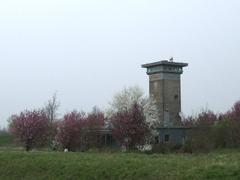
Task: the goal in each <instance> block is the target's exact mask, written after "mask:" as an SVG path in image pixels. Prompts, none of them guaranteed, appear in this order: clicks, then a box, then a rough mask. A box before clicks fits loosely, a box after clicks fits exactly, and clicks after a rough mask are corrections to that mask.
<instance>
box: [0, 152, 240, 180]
mask: <svg viewBox="0 0 240 180" xmlns="http://www.w3.org/2000/svg"><path fill="white" fill-rule="evenodd" d="M0 179H4V180H5V179H6V180H7V179H24V180H27V179H34V180H37V179H43V180H46V179H74V180H75V179H104V180H106V179H123V180H125V179H152V180H154V179H163V180H165V179H184V180H185V179H191V180H192V179H216V180H217V179H224V180H225V179H240V152H238V150H222V151H218V152H214V153H210V154H198V155H197V154H196V155H186V154H185V155H184V154H170V155H157V154H156V155H145V154H137V153H136V154H135V153H112V154H107V153H56V152H29V153H27V152H24V151H20V150H18V151H17V150H13V149H12V150H6V149H5V150H3V149H0Z"/></svg>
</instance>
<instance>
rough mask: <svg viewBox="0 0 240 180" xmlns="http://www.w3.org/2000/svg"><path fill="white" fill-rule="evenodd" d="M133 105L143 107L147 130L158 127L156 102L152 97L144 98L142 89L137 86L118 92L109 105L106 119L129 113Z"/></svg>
mask: <svg viewBox="0 0 240 180" xmlns="http://www.w3.org/2000/svg"><path fill="white" fill-rule="evenodd" d="M134 104H138V105H139V106H142V107H143V112H144V116H145V120H146V123H147V124H148V126H149V128H154V126H156V125H159V124H158V123H159V111H158V108H157V105H156V101H155V100H154V99H153V98H152V97H145V96H144V93H143V91H142V89H140V88H139V87H138V86H133V87H129V88H124V89H123V90H122V91H120V92H118V93H117V94H116V95H115V96H114V97H113V100H112V102H111V103H110V107H109V109H108V111H107V117H108V118H109V119H110V118H111V117H112V116H113V115H114V114H116V113H119V112H126V111H130V110H131V109H132V106H133V105H134Z"/></svg>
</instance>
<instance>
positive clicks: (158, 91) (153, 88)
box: [142, 59, 188, 127]
mask: <svg viewBox="0 0 240 180" xmlns="http://www.w3.org/2000/svg"><path fill="white" fill-rule="evenodd" d="M186 66H188V64H186V63H179V62H173V59H170V61H166V60H165V61H159V62H154V63H150V64H144V65H142V67H143V68H147V74H148V75H149V91H150V96H151V97H153V98H154V99H155V101H156V103H157V106H158V108H159V113H160V117H159V121H160V126H161V127H178V126H180V120H181V117H180V115H179V114H180V112H181V74H182V73H183V67H186Z"/></svg>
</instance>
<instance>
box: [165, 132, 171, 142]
mask: <svg viewBox="0 0 240 180" xmlns="http://www.w3.org/2000/svg"><path fill="white" fill-rule="evenodd" d="M164 141H165V142H169V141H170V135H169V134H165V136H164Z"/></svg>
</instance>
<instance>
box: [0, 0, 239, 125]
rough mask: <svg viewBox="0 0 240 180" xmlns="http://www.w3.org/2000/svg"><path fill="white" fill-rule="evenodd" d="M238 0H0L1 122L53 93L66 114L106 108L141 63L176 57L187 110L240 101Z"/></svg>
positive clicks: (140, 81)
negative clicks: (181, 71)
mask: <svg viewBox="0 0 240 180" xmlns="http://www.w3.org/2000/svg"><path fill="white" fill-rule="evenodd" d="M239 9H240V1H239V0H194V1H193V0H121V1H114V0H112V1H110V0H109V1H107V0H101V1H99V0H21V1H19V0H7V1H6V0H5V1H0V84H1V85H0V126H1V127H3V126H6V125H7V122H6V119H7V118H8V117H9V116H10V115H11V114H13V113H18V112H19V111H21V110H24V109H26V108H35V107H41V106H43V105H44V102H46V101H47V99H48V98H49V97H50V96H51V95H52V94H53V93H54V92H55V91H58V97H59V99H60V101H61V113H64V112H66V111H70V110H72V109H83V110H85V111H88V110H90V109H91V108H92V107H93V106H94V105H98V106H99V107H102V108H105V107H106V106H107V104H108V102H109V101H110V100H111V97H112V95H113V94H114V93H116V92H117V91H119V90H121V89H122V88H123V87H124V86H131V85H139V86H140V87H142V88H143V89H144V90H145V92H146V94H147V93H148V77H147V75H146V74H145V70H144V69H141V67H140V65H141V64H143V63H147V62H153V61H158V60H162V59H168V58H169V57H171V56H173V57H175V60H176V61H182V62H188V63H189V67H188V68H186V69H185V72H184V74H183V76H182V106H183V112H184V113H185V114H192V113H197V112H199V111H200V109H201V108H204V107H206V106H207V107H208V108H210V109H213V110H214V111H216V112H219V111H226V110H227V109H229V108H230V107H231V106H232V104H233V103H234V102H235V101H237V100H239V99H240V75H239V70H240V59H239V52H240V49H239V48H240V11H239Z"/></svg>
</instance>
